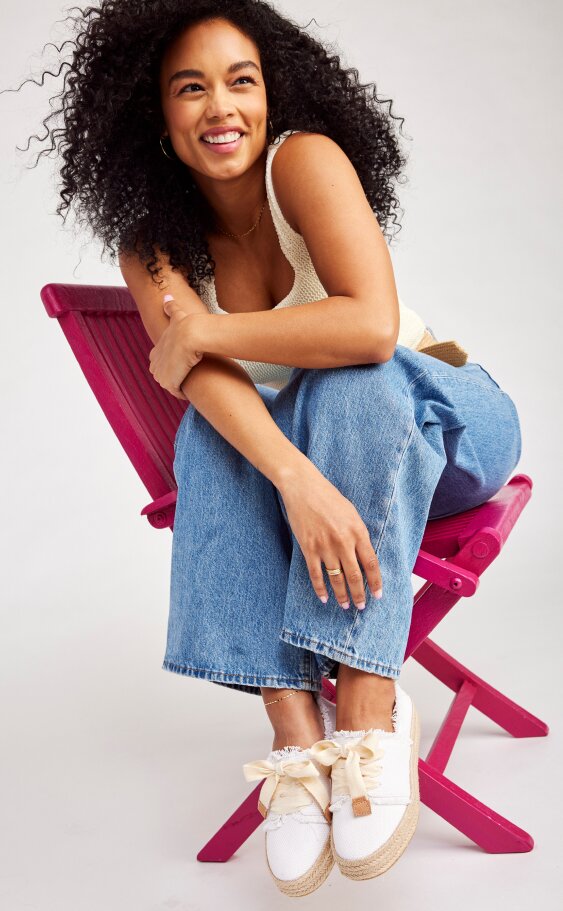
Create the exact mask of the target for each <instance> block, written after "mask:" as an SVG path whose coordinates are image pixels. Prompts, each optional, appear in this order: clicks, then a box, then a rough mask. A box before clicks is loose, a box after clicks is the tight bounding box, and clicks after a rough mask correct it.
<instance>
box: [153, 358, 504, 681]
mask: <svg viewBox="0 0 563 911" xmlns="http://www.w3.org/2000/svg"><path fill="white" fill-rule="evenodd" d="M256 388H257V390H258V392H259V393H260V395H261V397H262V399H263V401H264V402H265V404H266V406H267V408H268V411H269V412H270V414H271V416H272V418H273V419H274V421H275V422H276V424H277V425H278V427H279V428H280V429H281V430H282V431H283V433H284V434H285V436H286V437H288V438H289V439H290V440H291V441H292V442H293V443H294V445H295V446H296V447H297V448H298V449H300V450H301V452H303V453H305V454H306V455H307V457H308V458H309V459H310V460H311V461H312V462H313V463H314V464H315V465H316V466H317V468H318V469H319V470H320V471H321V472H322V473H323V474H324V475H325V477H327V478H328V479H329V481H331V483H332V484H334V485H335V487H337V488H338V490H339V491H340V492H341V493H342V494H343V495H344V496H345V497H347V498H348V499H349V500H350V501H351V502H352V503H353V504H354V506H355V507H356V509H357V510H358V512H359V514H360V516H361V517H362V519H363V521H364V522H365V524H366V526H367V529H368V531H369V534H370V538H371V541H372V544H373V547H374V550H375V552H376V554H377V556H378V559H379V565H380V569H381V574H382V579H383V597H382V598H381V599H380V600H378V599H376V598H374V597H373V595H372V594H371V592H370V590H369V587H368V586H367V581H365V579H364V588H365V594H366V599H365V600H366V607H365V609H364V610H358V609H357V608H356V607H355V606H354V602H353V601H352V600H351V601H350V609H349V610H343V609H342V608H341V607H340V605H339V604H338V601H337V599H336V597H335V595H334V592H333V591H332V587H331V585H330V580H329V577H328V576H327V575H325V582H326V586H327V593H328V595H329V600H328V602H327V604H323V603H322V602H321V601H320V599H319V597H318V595H317V594H316V593H315V591H314V590H313V587H312V584H311V580H310V577H309V573H308V570H307V565H306V563H305V559H304V557H303V554H302V552H301V549H300V547H299V545H298V543H297V541H296V539H295V536H294V535H293V533H292V530H291V526H290V525H289V522H288V520H287V513H286V511H285V507H284V503H283V500H282V498H281V495H280V493H279V491H278V489H277V488H276V487H275V486H274V485H273V484H272V483H271V481H269V480H268V479H267V478H266V477H265V476H264V475H263V474H261V473H260V472H259V471H258V470H257V469H256V468H254V466H253V465H251V463H250V462H249V461H248V460H247V459H246V458H245V457H244V456H242V455H241V454H240V453H239V452H238V450H236V449H235V448H234V447H233V446H232V445H231V444H230V443H229V442H227V440H225V439H224V437H222V436H221V435H220V434H219V433H218V432H217V431H216V430H215V429H214V428H213V427H212V426H211V424H209V422H208V421H207V420H206V419H205V418H204V417H203V416H202V415H201V414H200V413H199V412H198V411H196V409H195V408H194V407H193V406H189V407H188V409H187V410H186V412H185V414H184V416H183V418H182V421H181V422H180V426H179V427H178V431H177V434H176V440H175V443H174V448H175V457H174V474H175V477H176V480H177V483H178V499H177V504H176V515H175V520H174V534H173V542H172V562H171V580H170V612H169V621H168V636H167V645H166V654H165V657H164V662H163V665H162V667H163V669H165V670H168V671H173V672H175V673H178V674H184V675H187V676H190V677H199V678H202V679H205V680H209V681H212V682H213V683H218V684H220V685H223V686H229V687H232V688H234V689H237V690H241V691H244V692H249V693H255V694H260V689H259V687H261V686H268V687H289V688H292V689H306V690H320V689H321V682H322V677H323V676H327V677H335V675H336V670H337V668H338V665H339V663H340V662H342V663H344V664H347V665H350V666H352V667H356V668H360V669H362V670H364V671H368V672H372V673H376V674H381V675H383V676H386V677H392V678H398V677H399V674H400V671H401V665H402V663H403V659H404V653H405V647H406V642H407V637H408V633H409V627H410V622H411V612H412V605H413V590H412V578H411V576H412V569H413V566H414V563H415V560H416V557H417V554H418V551H419V548H420V544H421V540H422V536H423V533H424V529H425V525H426V522H427V520H428V519H429V518H430V519H431V518H437V517H439V516H446V515H452V514H454V513H457V512H461V511H463V510H466V509H471V508H472V507H474V506H477V505H479V504H481V503H484V502H485V501H486V500H488V499H489V498H490V497H492V496H493V494H495V493H496V492H497V491H498V490H499V489H500V488H501V487H502V486H503V484H505V482H506V481H507V480H508V478H509V477H510V476H511V474H512V472H513V471H514V468H515V466H516V465H517V463H518V461H519V459H520V454H521V434H520V422H519V419H518V413H517V410H516V407H515V405H514V403H513V401H512V399H511V398H510V397H509V396H508V394H507V393H506V392H503V391H502V390H501V388H500V386H499V385H498V383H496V382H495V380H494V379H492V377H491V376H490V375H489V373H487V371H486V370H485V369H484V368H483V367H481V365H480V364H477V363H471V362H468V363H466V364H465V365H464V366H463V367H453V366H451V365H450V364H447V363H444V362H443V361H439V360H437V359H436V358H433V357H431V356H429V355H427V354H422V353H420V352H417V351H414V350H412V349H410V348H406V347H404V346H402V345H398V346H397V347H396V349H395V354H394V355H393V357H392V358H391V360H389V361H386V362H385V363H382V364H361V365H354V366H347V367H335V368H325V369H309V368H307V369H306V368H301V367H294V368H293V370H292V372H291V376H290V379H289V381H288V383H287V384H286V385H285V386H284V387H283V389H281V390H279V391H278V390H275V389H272V388H270V387H268V386H261V385H257V386H256ZM360 565H361V564H360Z"/></svg>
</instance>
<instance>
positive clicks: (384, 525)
mask: <svg viewBox="0 0 563 911" xmlns="http://www.w3.org/2000/svg"><path fill="white" fill-rule="evenodd" d="M409 388H410V387H409ZM415 427H416V419H415V415H414V413H413V416H412V421H411V424H410V427H409V431H408V433H407V436H406V439H405V442H404V445H403V448H402V450H401V453H400V455H399V460H398V462H397V467H396V468H395V471H394V474H393V486H392V488H391V494H390V497H389V505H388V506H387V512H386V513H385V517H384V519H383V523H382V526H381V531H380V533H379V537H378V539H377V541H376V543H375V544H374V545H373V549H374V551H375V552H376V554H377V552H378V550H379V545H380V544H381V541H382V539H383V535H384V534H385V529H386V528H387V523H388V521H389V515H390V513H391V508H392V506H393V503H394V501H395V494H396V492H397V479H398V477H399V472H400V470H401V465H402V463H403V459H404V457H405V453H406V451H407V449H408V448H409V445H410V442H411V440H412V438H413V431H414V428H415ZM370 502H371V500H370ZM366 589H367V581H366V583H365V585H364V592H366ZM358 618H359V612H356V616H355V617H354V621H353V623H352V625H351V626H350V629H349V631H348V638H347V639H346V643H345V646H344V648H348V646H349V645H350V642H351V640H352V636H353V633H354V630H355V629H356V624H357V623H358Z"/></svg>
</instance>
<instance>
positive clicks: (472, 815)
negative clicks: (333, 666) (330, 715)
mask: <svg viewBox="0 0 563 911" xmlns="http://www.w3.org/2000/svg"><path fill="white" fill-rule="evenodd" d="M410 657H412V658H415V660H416V661H418V662H419V664H421V665H422V666H423V667H425V668H426V669H427V670H428V671H430V673H431V674H433V675H434V677H436V678H437V679H438V680H441V681H442V683H444V684H446V686H449V687H450V689H452V690H453V691H454V692H455V693H456V698H455V699H454V701H453V703H452V707H451V709H450V712H449V714H448V716H447V718H446V719H445V721H444V724H443V725H442V727H441V729H440V732H439V734H438V736H437V737H436V740H435V742H434V745H433V747H432V750H431V751H430V753H429V756H428V757H427V759H426V760H424V759H419V761H418V769H419V779H420V799H421V801H422V803H424V804H425V805H426V806H428V807H430V809H432V810H434V811H435V812H436V813H437V814H438V815H439V816H441V817H442V818H443V819H445V820H446V821H447V822H449V823H451V825H452V826H454V827H455V828H456V829H458V830H459V831H460V832H463V834H464V835H467V837H468V838H470V839H471V840H472V841H473V842H475V844H477V845H479V846H480V847H482V848H483V849H484V850H485V851H488V852H489V853H493V854H503V853H507V854H509V853H519V852H526V851H531V850H532V848H533V846H534V840H533V838H532V836H531V835H529V834H528V833H527V832H525V831H524V830H523V829H520V828H519V827H518V826H516V825H514V823H512V822H510V820H508V819H505V818H504V817H503V816H501V815H500V814H499V813H496V812H495V811H494V810H492V809H491V808H490V807H487V806H486V805H485V804H483V803H481V802H480V801H479V800H477V798H476V797H473V795H472V794H469V793H468V792H467V791H464V790H463V789H462V788H460V787H459V786H458V785H456V784H455V783H454V782H453V781H451V780H450V779H449V778H446V776H445V775H444V774H443V768H445V763H446V762H447V759H448V758H449V755H450V753H451V750H452V749H453V746H454V744H455V740H456V738H457V736H458V734H459V732H460V729H461V724H462V721H463V718H464V717H465V714H466V712H467V710H468V708H469V706H470V705H473V706H474V707H475V708H476V709H479V711H480V712H482V713H483V714H484V715H486V716H487V717H488V718H490V719H491V720H492V721H494V722H496V723H497V724H498V725H500V726H501V727H502V728H504V730H506V731H508V733H509V734H512V735H513V736H514V737H544V736H545V735H546V734H547V733H548V731H549V728H548V726H547V724H546V723H545V722H544V721H541V719H539V718H537V717H536V716H535V715H532V714H531V713H530V712H527V711H526V710H525V709H523V708H522V706H520V705H518V704H517V703H516V702H513V701H512V700H511V699H508V697H507V696H504V695H503V694H502V693H501V692H499V690H496V689H495V688H494V687H492V686H491V685H490V684H488V683H487V682H486V681H485V680H482V679H481V678H480V677H478V676H477V675H476V674H474V673H473V672H472V671H470V670H469V669H468V668H466V667H464V665H462V664H460V663H459V661H456V660H455V658H453V657H452V656H451V655H449V654H448V653H447V652H445V651H444V650H443V649H441V648H440V647H439V646H438V645H436V643H435V642H432V641H431V640H430V639H425V640H424V642H422V643H421V645H419V646H418V648H417V649H416V650H415V651H414V652H413V653H412V655H411V656H410ZM322 688H323V695H325V696H326V698H327V699H331V700H332V701H335V696H336V687H335V686H334V684H333V683H331V681H329V680H328V679H327V678H326V677H325V678H323V682H322ZM428 760H431V761H428ZM433 761H435V762H436V763H437V765H441V766H442V770H441V769H440V768H438V767H437V765H432V764H431V762H433ZM261 787H262V785H261V783H260V784H258V785H257V786H256V788H254V790H253V791H251V793H250V794H249V795H248V797H246V798H245V800H244V801H243V802H242V803H241V805H240V806H239V807H238V808H237V809H236V810H235V812H234V813H233V814H232V815H231V816H230V817H229V818H228V819H227V821H226V822H225V823H224V824H223V825H222V826H221V828H220V829H219V830H218V831H217V832H216V833H215V835H213V836H212V838H210V839H209V841H208V842H207V844H205V845H204V846H203V848H202V849H201V851H200V852H199V854H198V855H197V859H198V860H200V861H204V862H215V863H222V862H224V861H226V860H229V858H230V857H232V856H233V854H234V853H235V851H237V850H238V848H240V846H241V845H242V844H244V842H245V841H246V840H247V838H249V837H250V835H252V833H253V832H254V831H255V829H257V828H258V826H259V825H260V823H261V822H262V816H261V815H260V813H259V811H258V808H257V807H258V794H259V791H260V788H261Z"/></svg>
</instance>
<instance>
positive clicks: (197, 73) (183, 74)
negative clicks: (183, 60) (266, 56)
mask: <svg viewBox="0 0 563 911" xmlns="http://www.w3.org/2000/svg"><path fill="white" fill-rule="evenodd" d="M247 67H253V68H254V69H255V70H256V71H257V72H260V70H259V69H258V67H257V66H256V64H255V63H254V61H253V60H239V61H238V63H231V65H230V67H229V68H228V70H227V73H238V71H239V70H244V69H246V68H247ZM204 76H205V73H202V71H201V70H178V72H177V73H174V75H173V76H171V77H170V79H169V80H168V85H172V83H173V82H175V81H176V80H178V79H189V78H191V77H199V78H200V79H203V78H204Z"/></svg>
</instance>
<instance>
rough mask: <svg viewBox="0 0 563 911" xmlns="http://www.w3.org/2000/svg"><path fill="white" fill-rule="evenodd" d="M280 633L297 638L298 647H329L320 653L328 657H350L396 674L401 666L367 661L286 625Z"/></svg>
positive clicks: (344, 648)
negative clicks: (295, 631)
mask: <svg viewBox="0 0 563 911" xmlns="http://www.w3.org/2000/svg"><path fill="white" fill-rule="evenodd" d="M282 634H285V635H286V636H290V637H291V638H294V639H297V640H299V645H298V647H300V648H303V647H306V646H307V645H312V646H315V645H318V646H319V645H320V646H322V647H323V648H324V649H330V653H327V652H322V653H321V654H323V655H325V656H326V657H328V658H334V659H335V660H336V661H338V660H339V659H340V658H352V659H354V661H357V662H358V664H362V665H367V666H369V667H372V668H375V667H377V668H382V669H384V670H388V671H393V672H394V673H396V674H398V673H400V671H401V668H400V667H397V666H396V665H394V664H387V663H386V662H384V661H369V660H368V659H367V658H360V657H359V656H358V655H355V654H354V653H353V652H349V651H346V646H344V647H343V648H341V647H340V646H338V645H331V643H329V642H324V641H322V640H321V639H315V638H314V637H313V636H305V635H303V634H302V633H294V632H292V631H291V630H289V629H287V627H285V626H284V627H283V628H282ZM284 641H287V640H284ZM301 643H305V646H303V645H301ZM289 644H290V645H291V644H292V643H289Z"/></svg>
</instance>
